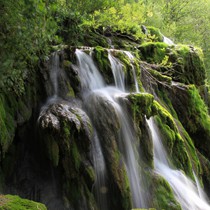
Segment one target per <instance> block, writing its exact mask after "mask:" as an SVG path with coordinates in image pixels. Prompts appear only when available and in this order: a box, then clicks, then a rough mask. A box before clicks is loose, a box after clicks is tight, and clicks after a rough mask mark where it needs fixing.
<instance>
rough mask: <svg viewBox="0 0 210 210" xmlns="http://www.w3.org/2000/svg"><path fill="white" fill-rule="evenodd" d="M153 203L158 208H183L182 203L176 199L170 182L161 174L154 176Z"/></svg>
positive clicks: (178, 209)
mask: <svg viewBox="0 0 210 210" xmlns="http://www.w3.org/2000/svg"><path fill="white" fill-rule="evenodd" d="M152 185H153V186H152V189H153V190H152V198H153V199H152V203H153V205H152V206H154V207H155V208H156V209H165V210H167V209H171V210H181V209H182V208H181V206H180V204H179V203H178V202H177V201H176V199H175V197H174V193H173V191H172V189H171V187H170V185H169V184H168V182H167V181H166V180H165V179H164V178H162V177H160V176H159V175H154V176H153V182H152Z"/></svg>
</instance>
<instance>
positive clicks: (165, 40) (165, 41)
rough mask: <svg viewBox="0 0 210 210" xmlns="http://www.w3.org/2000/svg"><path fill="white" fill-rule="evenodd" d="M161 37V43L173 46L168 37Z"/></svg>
mask: <svg viewBox="0 0 210 210" xmlns="http://www.w3.org/2000/svg"><path fill="white" fill-rule="evenodd" d="M162 36H163V42H164V43H166V44H168V45H174V42H173V41H172V40H171V39H169V38H168V37H166V36H164V35H162Z"/></svg>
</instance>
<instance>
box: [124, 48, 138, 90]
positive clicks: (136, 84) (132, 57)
mask: <svg viewBox="0 0 210 210" xmlns="http://www.w3.org/2000/svg"><path fill="white" fill-rule="evenodd" d="M124 53H125V54H126V55H127V56H128V58H129V59H130V64H131V69H132V72H133V78H134V83H135V87H136V92H137V93H139V85H138V81H137V77H136V71H135V67H134V65H133V62H134V56H133V55H132V54H131V53H130V52H129V51H124Z"/></svg>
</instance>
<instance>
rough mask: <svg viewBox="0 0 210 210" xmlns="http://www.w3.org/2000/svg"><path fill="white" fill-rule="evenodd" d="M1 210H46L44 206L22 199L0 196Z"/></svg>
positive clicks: (13, 196)
mask: <svg viewBox="0 0 210 210" xmlns="http://www.w3.org/2000/svg"><path fill="white" fill-rule="evenodd" d="M0 209H1V210H37V209H40V210H47V208H46V206H45V205H44V204H41V203H38V202H35V201H31V200H27V199H22V198H20V197H19V196H15V195H0Z"/></svg>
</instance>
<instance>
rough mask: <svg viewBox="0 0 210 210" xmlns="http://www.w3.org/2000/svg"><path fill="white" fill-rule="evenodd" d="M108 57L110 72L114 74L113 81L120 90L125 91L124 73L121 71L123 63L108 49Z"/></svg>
mask: <svg viewBox="0 0 210 210" xmlns="http://www.w3.org/2000/svg"><path fill="white" fill-rule="evenodd" d="M108 58H109V61H110V63H111V68H112V73H113V76H114V81H115V86H116V87H117V88H118V89H120V90H122V91H125V83H124V80H125V74H124V72H123V65H122V64H121V62H120V61H119V60H118V59H117V58H115V57H114V56H113V55H112V54H111V51H110V50H109V51H108Z"/></svg>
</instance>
